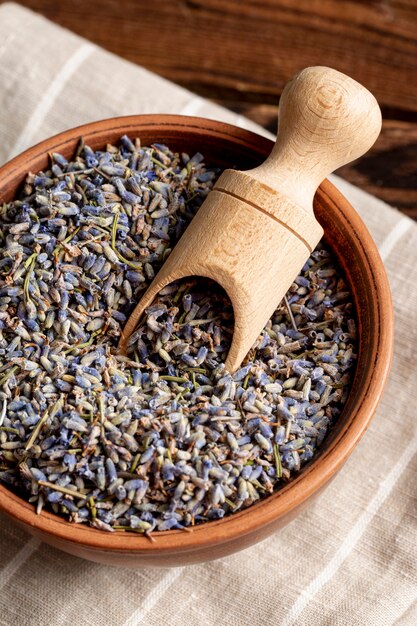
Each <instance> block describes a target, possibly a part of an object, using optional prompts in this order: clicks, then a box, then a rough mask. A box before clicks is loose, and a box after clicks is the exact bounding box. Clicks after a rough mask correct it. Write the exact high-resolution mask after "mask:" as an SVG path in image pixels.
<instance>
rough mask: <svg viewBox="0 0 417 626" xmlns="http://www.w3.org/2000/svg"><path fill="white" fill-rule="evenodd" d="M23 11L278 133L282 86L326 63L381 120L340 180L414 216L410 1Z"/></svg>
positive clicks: (102, 2) (415, 26)
mask: <svg viewBox="0 0 417 626" xmlns="http://www.w3.org/2000/svg"><path fill="white" fill-rule="evenodd" d="M21 4H23V5H25V6H27V7H30V8H32V9H34V10H36V11H39V12H41V13H43V14H44V15H45V16H46V17H48V18H49V19H51V20H53V21H55V22H57V23H58V24H61V25H63V26H66V27H67V28H69V29H71V30H73V31H74V32H76V33H79V34H80V35H82V36H84V37H86V38H88V39H90V40H92V41H94V42H96V43H98V44H99V45H101V46H103V47H104V48H107V49H108V50H111V51H112V52H115V53H116V54H119V55H120V56H122V57H125V58H127V59H129V60H131V61H134V62H135V63H139V64H141V65H143V66H144V67H146V68H148V69H150V70H152V71H154V72H156V73H158V74H161V75H162V76H165V77H166V78H168V79H171V80H173V81H176V82H177V83H179V84H181V85H184V86H185V87H188V88H190V89H192V90H193V91H195V92H197V93H199V94H201V95H203V96H205V97H208V98H210V99H212V100H214V101H216V102H219V103H220V104H223V105H225V106H228V107H230V108H232V109H233V110H235V111H238V112H240V113H242V114H245V115H247V116H248V117H250V118H251V119H253V120H255V121H257V122H259V123H261V124H262V125H264V126H265V127H267V128H269V129H271V130H276V114H277V101H278V97H279V94H280V92H281V90H282V88H283V86H284V84H285V82H286V80H288V78H289V77H290V76H291V75H292V74H293V73H294V72H296V71H297V70H299V69H301V68H302V67H305V66H308V65H330V66H332V67H334V68H336V69H338V70H341V71H343V72H345V73H347V74H349V75H350V76H352V77H353V78H355V79H356V80H358V81H360V82H361V83H363V84H364V85H365V86H366V87H368V88H369V89H370V90H371V91H373V93H374V94H375V95H376V97H377V98H378V101H379V103H380V105H381V108H382V111H383V115H384V125H383V131H382V134H381V137H380V139H379V140H378V142H377V143H376V145H375V147H374V148H373V149H372V151H371V152H370V153H369V154H368V156H366V157H365V158H363V159H361V160H360V161H359V162H356V163H353V164H351V165H349V166H346V167H344V168H342V170H340V172H339V173H340V174H341V175H342V176H343V177H345V178H346V179H347V180H349V181H351V182H352V183H354V184H357V185H359V186H360V187H362V188H363V189H366V190H367V191H370V192H371V193H373V194H375V195H376V196H377V197H379V198H382V199H383V200H385V201H387V202H389V203H390V204H392V205H394V206H396V207H398V208H399V209H400V210H401V211H403V212H404V213H406V214H408V215H410V216H412V217H414V218H415V219H417V0H374V1H367V0H349V1H347V0H297V1H295V0H252V1H247V0H204V1H203V0H189V1H183V0H159V1H157V2H149V0H119V1H118V2H116V1H114V0H89V1H88V2H86V1H85V0H67V1H66V2H56V0H23V1H22V2H21Z"/></svg>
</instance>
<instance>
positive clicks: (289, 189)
mask: <svg viewBox="0 0 417 626" xmlns="http://www.w3.org/2000/svg"><path fill="white" fill-rule="evenodd" d="M380 130H381V111H380V109H379V106H378V103H377V101H376V99H375V98H374V96H373V95H372V94H371V93H370V92H369V91H368V90H367V89H366V88H365V87H363V86H362V85H360V84H359V83H357V82H356V81H355V80H353V79H352V78H350V77H349V76H346V75H345V74H342V73H341V72H338V71H337V70H334V69H331V68H329V67H320V66H318V67H308V68H306V69H304V70H302V71H301V72H299V73H298V74H296V75H295V76H294V77H293V79H292V80H290V81H289V82H288V83H287V85H286V86H285V89H284V91H283V92H282V96H281V99H280V106H279V126H278V137H277V140H276V143H275V146H274V148H273V150H272V152H271V154H270V156H269V157H268V159H267V160H266V161H265V162H264V163H263V164H262V165H260V166H259V167H257V168H255V169H253V170H250V171H249V172H247V173H248V174H250V175H251V176H252V177H253V178H255V179H257V180H258V181H259V182H261V183H264V184H266V185H268V186H269V187H272V188H273V189H274V190H276V191H278V192H280V193H281V194H283V195H284V196H286V197H287V198H288V199H289V200H291V201H292V202H294V203H295V204H298V205H299V206H301V207H302V208H304V209H306V210H308V211H312V202H313V197H314V194H315V191H316V189H317V187H318V186H319V184H320V183H321V182H322V180H324V178H326V176H328V175H329V174H330V173H331V172H333V171H334V170H335V169H337V168H338V167H340V166H342V165H345V164H346V163H350V161H353V160H354V159H356V158H358V157H360V156H362V155H363V154H364V153H365V152H367V151H368V150H369V148H370V147H371V146H372V145H373V144H374V142H375V141H376V139H377V137H378V135H379V133H380Z"/></svg>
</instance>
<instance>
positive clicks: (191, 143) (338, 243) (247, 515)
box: [0, 115, 393, 567]
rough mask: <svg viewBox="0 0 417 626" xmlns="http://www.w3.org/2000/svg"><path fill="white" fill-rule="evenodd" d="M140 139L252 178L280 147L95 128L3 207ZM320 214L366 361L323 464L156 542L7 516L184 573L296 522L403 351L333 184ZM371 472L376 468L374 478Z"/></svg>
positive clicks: (369, 246) (44, 535)
mask: <svg viewBox="0 0 417 626" xmlns="http://www.w3.org/2000/svg"><path fill="white" fill-rule="evenodd" d="M125 133H127V134H129V135H130V136H131V137H136V136H139V137H140V138H141V140H142V143H143V144H144V145H149V144H151V143H153V142H165V143H167V144H168V145H169V146H170V147H171V148H172V149H175V150H178V151H185V152H188V153H190V154H193V153H194V152H196V151H200V152H202V153H203V154H204V156H205V158H206V161H207V162H208V163H209V164H210V165H216V166H219V167H221V168H224V167H230V166H237V167H238V168H239V169H248V168H251V167H254V166H256V165H258V164H259V163H261V162H262V161H263V160H264V159H265V157H266V156H267V155H268V154H269V152H270V150H271V148H272V142H271V141H269V140H268V139H265V138H263V137H260V136H258V135H255V134H253V133H251V132H248V131H246V130H242V129H240V128H236V127H234V126H230V125H227V124H222V123H219V122H213V121H209V120H205V119H199V118H193V117H181V116H175V115H172V116H171V115H141V116H132V117H121V118H115V119H110V120H105V121H101V122H96V123H92V124H87V125H85V126H81V127H79V128H75V129H73V130H69V131H66V132H64V133H61V134H60V135H57V136H55V137H52V138H51V139H47V140H46V141H43V142H42V143H40V144H38V145H37V146H35V147H34V148H31V149H30V150H27V151H26V152H24V153H23V154H21V155H20V156H18V157H16V158H15V159H13V160H12V161H10V162H9V163H7V164H6V165H5V166H4V167H2V168H1V169H0V202H4V201H8V200H10V199H11V198H13V196H14V195H15V193H16V192H17V190H18V188H19V186H20V185H21V183H22V181H23V180H24V178H25V175H26V173H27V172H28V171H29V170H30V171H33V172H37V171H39V170H41V169H44V168H46V167H47V164H48V160H49V159H48V152H61V153H63V154H64V155H65V156H66V157H70V156H71V155H73V153H74V151H75V148H76V146H77V143H78V141H79V139H80V137H84V139H85V141H86V143H88V144H89V145H91V146H92V147H93V148H100V147H104V146H105V144H106V143H107V142H114V141H117V140H118V139H119V138H120V136H121V135H123V134H125ZM315 212H316V216H317V218H318V220H319V221H320V222H321V224H322V226H323V227H324V232H325V239H326V241H327V243H328V244H329V245H330V246H331V248H332V249H333V251H334V252H335V253H336V255H337V257H338V259H339V262H340V264H341V266H342V267H343V269H344V272H345V275H346V278H347V281H348V284H349V286H350V289H351V290H352V292H353V296H354V302H355V306H356V316H357V320H358V331H359V359H358V364H357V370H356V375H355V377H354V382H353V386H352V390H351V393H350V395H349V398H348V401H347V403H346V405H345V407H344V410H343V413H342V415H341V416H340V418H339V420H338V422H337V424H336V425H335V427H334V429H333V431H332V432H331V434H330V435H329V437H328V438H327V439H326V440H325V442H324V444H323V446H322V448H321V451H320V454H319V455H318V456H317V457H316V459H315V460H313V462H311V463H310V464H309V465H307V466H305V467H304V469H303V470H302V471H301V472H300V474H299V475H298V476H297V478H296V479H295V480H293V481H292V482H291V483H289V484H288V485H286V486H285V487H284V488H283V489H281V490H280V491H277V492H276V493H274V494H273V495H271V496H269V497H268V498H266V499H265V500H263V501H261V502H259V503H257V504H255V505H254V506H252V507H251V508H248V509H246V510H244V511H241V512H240V513H237V514H236V515H232V516H229V517H226V518H223V519H222V520H219V521H213V522H208V523H207V524H204V525H201V526H197V527H195V528H194V529H193V531H192V532H189V533H188V532H187V533H186V532H182V531H167V532H161V533H155V542H153V543H152V542H150V541H149V540H148V539H146V538H145V537H142V536H139V535H135V534H133V533H132V534H129V533H123V534H122V533H120V534H116V533H114V534H111V533H105V532H103V531H99V530H95V529H92V528H88V527H84V526H80V525H74V524H70V523H69V522H66V521H65V520H64V519H62V518H60V517H57V516H56V515H54V514H52V513H48V512H43V513H42V514H41V515H39V516H37V515H36V514H35V512H34V509H33V508H32V506H31V505H29V504H28V503H27V502H25V501H24V500H23V499H21V498H20V497H18V496H17V495H15V494H14V493H12V492H11V491H9V490H8V489H6V488H5V487H3V486H0V510H1V511H3V512H4V513H6V514H7V515H8V516H9V517H11V518H12V519H13V520H15V522H16V523H17V524H18V525H19V526H21V527H22V528H24V529H25V530H27V531H28V532H29V533H31V534H32V535H34V536H36V537H38V538H39V539H41V540H42V541H44V542H46V543H48V544H50V545H52V546H54V547H56V548H59V549H61V550H64V551H65V552H69V553H70V554H73V555H76V556H79V557H83V558H86V559H90V560H92V561H98V562H101V563H106V564H112V565H122V566H130V567H135V566H146V567H148V566H157V567H161V566H162V567H164V566H177V565H184V564H191V563H198V562H201V561H205V560H210V559H215V558H218V557H222V556H225V555H227V554H230V553H232V552H235V551H237V550H241V549H243V548H246V547H248V546H250V545H251V544H254V543H256V542H257V541H260V540H262V539H264V538H265V537H267V536H268V535H270V534H271V533H273V532H274V531H276V530H277V529H279V528H281V527H282V526H284V525H285V524H287V523H288V522H289V521H290V520H292V519H293V518H294V517H296V516H297V515H298V514H299V513H300V511H302V509H303V508H304V507H305V506H306V505H307V504H308V502H309V501H310V500H311V499H312V498H313V497H314V496H315V495H317V494H318V493H319V492H320V491H321V490H322V489H323V487H324V486H325V485H326V484H327V483H328V482H329V480H330V479H331V478H332V477H333V476H334V475H335V473H336V472H337V471H338V470H339V469H340V468H341V467H342V465H343V463H344V462H345V460H346V459H347V457H348V456H349V455H350V453H351V452H352V450H353V448H354V447H355V446H356V444H357V443H358V441H359V439H360V438H361V437H362V435H363V434H364V432H365V430H366V429H367V427H368V425H369V423H370V421H371V419H372V416H373V414H374V412H375V409H376V407H377V404H378V401H379V399H380V397H381V394H382V391H383V388H384V385H385V382H386V378H387V375H388V371H389V367H390V362H391V356H392V351H393V312H392V302H391V295H390V290H389V285H388V281H387V277H386V274H385V270H384V266H383V263H382V261H381V258H380V256H379V254H378V251H377V249H376V246H375V244H374V242H373V240H372V238H371V236H370V234H369V233H368V231H367V229H366V227H365V226H364V224H363V222H362V221H361V219H360V218H359V216H358V215H357V213H356V212H355V210H354V209H353V208H352V207H351V205H350V204H349V202H348V201H347V200H346V199H345V198H344V197H343V196H342V195H341V194H340V193H339V192H338V191H337V190H336V189H335V187H334V186H333V185H332V184H331V183H330V182H328V181H325V182H324V183H323V184H322V185H321V187H320V189H319V190H318V192H317V195H316V199H315ZM369 469H370V471H371V469H372V468H369Z"/></svg>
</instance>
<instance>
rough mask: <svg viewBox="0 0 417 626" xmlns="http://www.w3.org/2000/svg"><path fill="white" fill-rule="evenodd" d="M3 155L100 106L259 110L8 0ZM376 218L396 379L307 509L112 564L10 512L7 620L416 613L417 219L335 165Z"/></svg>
mask: <svg viewBox="0 0 417 626" xmlns="http://www.w3.org/2000/svg"><path fill="white" fill-rule="evenodd" d="M0 112H1V117H0V162H4V161H7V160H8V159H9V158H10V157H12V156H14V155H15V154H17V153H18V152H20V151H21V150H23V149H24V148H26V147H28V146H29V145H30V144H34V143H35V142H37V141H39V140H41V139H43V138H45V137H47V136H49V135H52V134H54V133H57V132H58V131H61V130H64V129H66V128H69V127H71V126H75V125H78V124H81V123H84V122H87V121H92V120H97V119H100V118H105V117H110V116H115V115H126V114H133V113H150V112H158V113H182V114H195V115H200V116H205V117H211V118H216V119H221V120H224V121H227V122H231V123H234V124H238V125H242V126H243V125H244V126H246V127H248V128H253V129H255V130H258V131H259V132H263V133H265V131H262V129H259V128H258V127H256V126H255V125H254V124H252V123H250V122H248V121H247V120H245V119H243V118H241V117H239V116H237V115H235V114H233V113H231V112H230V111H226V110H225V109H222V108H220V107H218V106H215V105H213V104H211V103H209V102H207V101H205V100H202V99H201V98H198V97H196V96H195V95H193V94H192V93H190V92H188V91H186V90H184V89H181V88H179V87H177V86H176V85H173V84H171V83H169V82H167V81H165V80H163V79H161V78H159V77H157V76H155V75H153V74H151V73H149V72H148V71H146V70H144V69H143V68H140V67H137V66H135V65H132V64H130V63H127V62H125V61H122V60H121V59H119V58H117V57H115V56H113V55H112V54H109V53H107V52H105V51H103V50H101V49H100V48H97V47H96V46H94V45H92V44H90V43H87V42H86V41H84V40H82V39H80V38H78V37H76V36H75V35H73V34H71V33H69V32H67V31H64V30H62V29H60V28H58V27H56V26H54V25H52V24H51V23H49V22H48V21H47V20H45V19H43V18H40V17H38V16H36V15H35V14H33V13H31V12H29V11H27V10H25V9H22V8H21V7H18V6H17V5H13V4H4V5H1V6H0ZM335 180H336V183H337V184H338V185H339V187H340V188H341V189H342V191H343V193H345V195H346V196H347V197H348V198H349V199H350V201H351V202H352V204H353V205H354V206H355V207H356V208H357V210H358V211H359V213H360V214H361V216H362V217H363V219H364V220H365V222H366V224H367V226H368V228H369V229H370V231H371V233H372V235H373V237H374V239H375V241H376V243H377V245H378V246H379V250H380V252H381V255H382V257H383V259H384V261H385V264H386V267H387V271H388V275H389V279H390V281H391V287H392V292H393V298H394V303H395V314H396V348H395V357H394V363H393V368H392V373H391V376H390V381H389V384H388V387H387V390H386V393H385V396H384V398H383V400H382V402H381V404H380V406H379V409H378V412H377V414H376V417H375V419H374V420H373V422H372V425H371V427H370V429H369V431H368V433H367V434H366V436H365V437H364V439H363V440H362V441H361V443H360V444H359V445H358V447H357V448H356V450H355V452H354V453H353V454H352V456H351V457H350V459H349V460H348V462H347V463H346V465H345V466H344V468H343V469H342V471H341V472H340V473H339V474H338V476H337V477H336V479H335V480H334V481H333V482H332V484H331V485H330V486H329V487H328V488H327V490H326V491H325V492H324V493H323V494H322V495H321V496H320V497H319V498H318V499H317V500H316V501H315V502H314V503H313V504H312V505H311V506H310V507H309V508H308V509H307V510H306V511H305V512H304V513H303V514H302V515H300V516H299V517H298V518H297V519H296V520H295V521H294V522H293V523H292V524H290V525H289V526H287V527H286V528H285V529H283V530H281V531H280V532H278V533H276V534H275V535H273V536H272V537H270V538H269V539H267V540H265V541H264V542H262V543H260V544H258V545H256V546H254V547H252V548H249V549H247V550H245V551H243V552H240V553H238V554H235V555H233V556H230V557H228V558H224V559H221V560H218V561H214V562H211V563H207V564H203V565H195V566H190V567H183V568H177V569H171V570H155V569H154V570H151V569H142V570H128V569H123V568H120V569H117V570H115V569H112V568H109V567H105V566H101V565H96V564H93V563H89V562H87V561H82V560H80V559H77V558H75V557H70V556H68V555H66V554H64V553H61V552H58V551H56V550H54V549H52V548H50V547H48V546H46V545H41V544H40V543H39V542H38V541H37V540H34V539H31V538H30V537H29V536H28V535H26V534H25V533H24V532H22V531H21V530H18V529H17V528H16V527H15V526H14V524H13V523H11V522H10V521H9V520H7V519H6V518H4V517H0V524H1V526H0V528H1V530H0V624H2V625H7V626H9V625H10V624H13V623H15V624H18V625H19V626H25V625H33V626H35V625H39V626H41V625H42V626H48V625H53V626H58V625H64V624H71V625H74V624H75V625H77V626H81V625H84V624H91V625H99V624H100V625H101V624H104V625H106V626H136V625H138V624H146V625H148V626H153V625H155V626H161V625H166V624H167V625H170V626H183V625H184V624H187V625H189V626H194V625H196V626H197V625H198V626H203V625H207V626H210V625H214V624H221V625H236V626H242V625H243V626H244V625H246V624H251V625H253V626H268V625H271V626H272V625H273V626H291V625H299V626H324V625H328V626H356V625H357V626H386V625H392V624H396V625H401V626H406V625H415V624H417V603H416V600H417V569H416V561H417V532H416V527H417V524H416V514H417V513H416V504H417V480H416V476H417V457H416V455H415V453H416V449H417V432H416V430H417V429H416V406H417V385H416V384H415V378H416V369H415V363H416V357H415V351H416V349H417V342H416V337H417V335H416V327H417V313H416V312H417V289H416V280H415V275H416V269H417V225H416V224H414V223H413V222H412V221H411V220H409V219H408V218H407V217H403V216H402V215H401V214H400V213H398V212H397V211H395V210H394V209H392V208H390V207H388V206H387V205H385V204H383V203H382V202H380V201H379V200H376V199H375V198H373V197H371V196H369V195H367V194H366V193H363V192H362V191H360V190H358V189H356V188H355V187H353V186H351V185H349V184H348V183H346V182H343V181H342V180H340V179H336V178H335Z"/></svg>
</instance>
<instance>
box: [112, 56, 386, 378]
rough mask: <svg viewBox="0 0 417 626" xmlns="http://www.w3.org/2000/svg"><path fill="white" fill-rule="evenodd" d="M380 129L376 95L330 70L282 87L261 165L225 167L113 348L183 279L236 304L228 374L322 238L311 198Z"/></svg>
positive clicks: (123, 344)
mask: <svg viewBox="0 0 417 626" xmlns="http://www.w3.org/2000/svg"><path fill="white" fill-rule="evenodd" d="M380 129H381V112H380V110H379V106H378V103H377V101H376V100H375V98H374V96H373V95H372V94H371V93H370V92H369V91H368V90H367V89H365V88H364V87H363V86H362V85H360V84H359V83H357V82H356V81H354V80H353V79H351V78H349V77H348V76H345V75H344V74H341V73H340V72H337V71H336V70H333V69H330V68H327V67H310V68H307V69H305V70H303V71H301V72H300V73H299V74H296V76H294V78H293V79H292V80H291V81H290V82H289V83H288V84H287V85H286V87H285V89H284V91H283V93H282V96H281V100H280V115H279V132H278V137H277V140H276V143H275V146H274V148H273V150H272V152H271V154H270V156H269V157H268V158H267V159H266V161H265V162H264V163H263V164H262V165H260V166H259V167H256V168H255V169H252V170H248V171H246V172H239V171H235V170H226V171H225V172H223V174H222V175H221V176H220V178H219V180H218V182H217V183H216V185H215V187H214V188H213V190H212V191H211V192H210V193H209V195H208V196H207V198H206V200H205V201H204V203H203V205H202V207H201V208H200V210H199V211H198V213H197V215H196V217H195V218H194V219H193V221H192V222H191V224H190V225H189V227H188V228H187V230H186V232H185V233H184V235H183V236H182V238H181V239H180V241H179V242H178V243H177V245H176V246H175V248H174V249H173V251H172V252H171V254H170V255H169V257H168V259H167V261H166V262H165V264H164V265H163V267H162V268H161V270H160V271H159V273H158V274H157V276H156V277H155V279H154V281H153V282H152V284H151V285H150V287H149V288H148V289H147V291H146V292H145V294H144V296H143V298H142V299H141V301H140V302H139V304H138V305H137V307H136V308H135V310H134V311H133V313H132V315H131V317H130V318H129V320H128V322H127V324H126V326H125V328H124V332H123V335H122V337H121V341H120V344H119V348H120V350H121V352H122V353H124V352H126V349H127V345H128V341H129V337H130V335H131V334H132V332H133V331H134V330H135V327H136V326H137V324H138V321H139V319H140V317H141V316H142V314H143V312H144V311H145V309H146V308H147V307H148V306H149V305H150V304H151V303H152V301H153V300H154V299H155V297H156V296H157V294H158V293H159V291H161V289H162V288H163V287H165V286H166V285H167V284H169V283H171V282H173V281H175V280H178V279H180V278H184V277H186V276H205V277H207V278H211V279H213V280H215V281H216V282H217V283H219V284H220V285H221V286H222V287H223V288H224V289H225V291H226V293H227V294H228V296H229V298H230V300H231V302H232V305H233V310H234V318H235V326H234V334H233V341H232V345H231V348H230V351H229V354H228V357H227V360H226V368H227V369H228V370H229V371H231V372H233V371H235V370H236V369H237V368H238V367H239V365H240V364H241V362H242V360H243V359H244V357H245V355H246V354H247V353H248V351H249V349H250V348H251V346H252V345H253V343H254V342H255V340H256V338H257V337H258V335H259V333H260V332H261V331H262V329H263V327H264V326H265V324H266V322H267V321H268V319H269V318H270V317H271V315H272V313H273V311H274V310H275V309H276V307H277V305H278V304H279V302H280V301H281V299H282V298H283V297H284V295H285V293H286V291H287V290H288V288H289V287H290V285H291V283H292V282H293V280H294V278H295V277H296V276H297V274H298V273H299V271H300V270H301V268H302V267H303V265H304V263H305V262H306V260H307V259H308V257H309V255H310V253H311V252H312V250H313V249H314V248H315V246H316V245H317V243H318V242H319V240H320V239H321V237H322V235H323V229H322V227H321V226H320V224H319V223H318V222H317V220H316V218H315V216H314V212H313V197H314V194H315V192H316V189H317V187H318V186H319V184H320V183H321V182H322V180H323V179H324V178H325V177H326V176H327V175H328V174H330V173H331V172H333V170H335V169H336V168H338V167H340V166H341V165H344V164H345V163H349V162H350V161H353V160H354V159H356V158H357V157H359V156H361V155H362V154H364V153H365V152H366V151H367V150H368V149H369V148H370V147H371V146H372V144H373V143H374V142H375V140H376V138H377V137H378V135H379V132H380Z"/></svg>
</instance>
